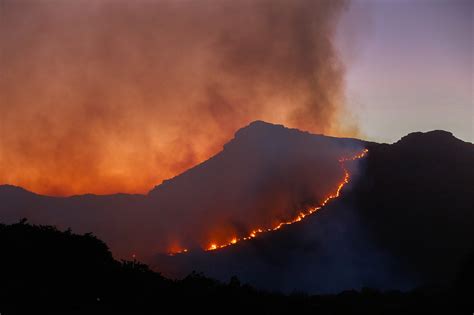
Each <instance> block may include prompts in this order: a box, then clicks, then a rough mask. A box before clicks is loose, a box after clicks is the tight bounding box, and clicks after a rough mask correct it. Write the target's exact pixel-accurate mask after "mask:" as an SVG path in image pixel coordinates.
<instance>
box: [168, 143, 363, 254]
mask: <svg viewBox="0 0 474 315" xmlns="http://www.w3.org/2000/svg"><path fill="white" fill-rule="evenodd" d="M368 152H369V150H367V149H364V150H362V152H360V153H358V154H356V155H353V156H351V157H343V158H340V159H339V164H340V165H341V168H342V169H343V171H344V178H343V179H342V181H341V182H340V183H339V185H338V186H337V189H336V190H335V192H334V193H332V194H330V195H329V196H327V197H326V198H325V199H324V200H323V201H322V202H321V204H320V205H319V206H316V207H313V208H309V209H307V210H304V211H301V212H300V213H299V214H298V215H297V216H296V217H295V218H293V219H292V220H290V221H286V222H280V223H278V224H277V225H276V226H274V227H269V228H258V229H254V230H252V231H251V232H250V233H249V234H248V235H247V236H244V237H241V238H238V237H233V238H232V239H230V240H229V241H228V242H227V243H223V244H217V243H214V242H213V243H211V244H210V245H209V246H208V247H207V248H205V249H204V250H205V251H213V250H217V249H221V248H225V247H228V246H231V245H234V244H237V243H238V242H241V241H247V240H250V239H253V238H256V237H257V235H259V234H262V233H267V232H272V231H277V230H279V229H281V228H282V227H283V226H285V225H290V224H293V223H297V222H300V221H301V220H303V219H304V218H305V217H307V216H309V215H311V214H313V213H315V212H316V211H318V210H319V209H321V208H322V207H324V206H325V205H326V204H327V203H328V202H329V201H331V200H332V199H336V198H338V197H339V196H340V194H341V190H342V188H343V187H344V186H345V185H346V184H348V183H349V180H350V177H351V175H350V173H349V170H348V169H347V167H346V165H345V162H347V161H355V160H358V159H361V158H363V157H365V156H366V155H367V153H368ZM187 251H188V250H187V249H184V250H182V251H180V252H175V253H173V254H177V253H186V252H187Z"/></svg>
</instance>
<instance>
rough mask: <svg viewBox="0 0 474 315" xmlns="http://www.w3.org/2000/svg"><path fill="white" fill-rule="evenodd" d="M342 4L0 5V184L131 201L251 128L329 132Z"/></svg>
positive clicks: (335, 106) (339, 77)
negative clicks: (270, 125)
mask: <svg viewBox="0 0 474 315" xmlns="http://www.w3.org/2000/svg"><path fill="white" fill-rule="evenodd" d="M343 8H344V2H343V1H309V0H300V1H286V0H281V1H274V0H271V1H270V0H268V1H267V0H260V1H211V0H201V1H109V0H97V1H15V0H3V1H2V2H1V4H0V15H1V16H0V47H1V51H0V54H1V55H0V65H1V73H0V111H1V115H0V183H11V184H16V185H20V186H23V187H26V188H28V189H31V190H33V191H36V192H40V193H47V194H56V195H64V194H77V193H84V192H94V193H111V192H117V191H126V192H145V191H147V190H148V189H149V188H150V187H152V186H153V185H154V184H156V183H159V182H160V181H161V180H163V179H165V178H169V177H171V176H174V175H176V174H178V173H180V172H181V171H183V170H185V169H187V168H188V167H190V166H192V165H195V164H196V163H198V162H200V161H203V160H205V159H207V158H208V157H210V156H211V155H212V154H214V153H216V152H217V151H218V150H219V149H220V147H221V145H222V144H223V143H224V142H225V141H226V140H227V139H229V138H231V136H232V133H233V132H234V131H235V130H236V129H238V128H239V127H241V126H243V125H245V124H247V123H248V122H250V121H253V120H256V119H264V120H267V121H272V122H276V123H283V124H285V125H287V126H293V127H298V128H300V129H305V130H309V131H312V132H323V133H332V134H340V133H344V132H347V130H344V129H342V128H341V127H340V125H339V124H338V115H339V114H340V111H341V104H342V98H341V89H342V84H343V68H342V66H341V64H340V63H339V61H338V58H337V55H336V54H335V50H334V47H333V43H332V38H333V33H334V31H335V26H336V23H337V20H338V18H339V15H340V13H341V11H342V9H343Z"/></svg>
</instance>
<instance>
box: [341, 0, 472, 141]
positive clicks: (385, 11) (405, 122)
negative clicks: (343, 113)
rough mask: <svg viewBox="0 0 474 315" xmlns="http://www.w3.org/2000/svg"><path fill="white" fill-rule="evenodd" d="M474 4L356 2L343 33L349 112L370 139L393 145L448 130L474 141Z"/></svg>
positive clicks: (443, 0)
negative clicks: (417, 135)
mask: <svg viewBox="0 0 474 315" xmlns="http://www.w3.org/2000/svg"><path fill="white" fill-rule="evenodd" d="M473 4H474V1H460V0H432V1H429V0H416V1H415V0H411V1H408V0H406V1H395V0H393V1H390V0H379V1H375V0H372V1H367V0H354V1H352V3H351V4H350V6H349V9H348V10H347V12H346V14H345V16H344V19H343V21H342V23H341V25H340V28H339V34H338V47H339V49H340V50H341V53H342V56H343V59H344V61H345V63H346V66H347V75H346V80H347V82H346V84H347V90H346V98H347V106H348V109H349V110H348V112H349V113H351V114H352V115H353V116H354V117H353V118H355V119H356V120H357V121H358V122H359V127H360V130H361V132H362V136H363V137H365V138H368V139H370V140H376V141H386V142H392V141H396V140H397V139H399V138H400V137H401V136H403V135H405V134H406V133H408V132H412V131H425V130H431V129H444V130H448V131H451V132H453V133H454V134H455V136H457V137H459V138H461V139H463V140H466V141H471V142H472V141H474V132H473V107H474V106H473V99H474V97H473V90H474V89H473Z"/></svg>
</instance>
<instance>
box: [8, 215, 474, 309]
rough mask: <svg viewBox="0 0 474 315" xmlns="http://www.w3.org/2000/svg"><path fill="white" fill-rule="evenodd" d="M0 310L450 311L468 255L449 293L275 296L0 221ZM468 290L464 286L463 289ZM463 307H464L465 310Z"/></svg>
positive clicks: (466, 281)
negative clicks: (172, 276) (175, 274)
mask: <svg viewBox="0 0 474 315" xmlns="http://www.w3.org/2000/svg"><path fill="white" fill-rule="evenodd" d="M0 246H1V250H2V259H1V261H0V277H1V279H2V282H1V286H0V312H1V314H2V315H4V314H5V315H9V314H175V313H176V314H181V313H183V312H184V311H187V310H189V309H192V310H193V312H194V313H203V312H205V313H206V314H242V313H252V314H254V313H260V314H296V313H298V314H345V315H347V314H402V313H403V314H421V313H426V314H438V313H444V314H454V313H457V312H460V311H461V310H462V308H463V307H464V308H467V307H468V305H467V304H466V303H464V301H465V299H464V298H463V297H466V298H467V297H469V296H470V294H471V293H472V287H471V285H472V283H473V280H474V277H473V273H472V266H473V265H474V264H473V262H474V259H472V258H473V256H472V255H471V260H470V262H469V264H467V265H466V268H465V270H463V271H462V275H461V277H462V280H463V281H462V282H458V286H457V287H455V288H452V289H450V290H448V289H445V290H433V289H428V288H424V289H417V290H413V291H411V292H409V293H401V292H398V291H390V292H380V291H377V290H373V289H363V290H361V291H360V292H357V291H345V292H342V293H340V294H337V295H314V296H309V295H305V294H298V293H294V294H291V295H282V294H279V293H268V292H264V291H258V290H256V289H254V288H252V287H250V286H248V285H242V284H241V283H240V282H239V280H238V279H237V278H235V277H233V278H231V279H230V281H229V282H228V283H221V282H218V281H215V280H212V279H210V278H207V277H205V276H203V275H202V274H198V273H192V274H191V275H189V276H188V277H186V278H184V279H183V280H179V281H175V280H169V279H166V278H164V277H163V276H161V275H160V274H159V273H157V272H153V271H151V270H150V269H149V268H148V267H147V266H146V265H144V264H141V263H139V262H137V261H121V262H118V261H116V260H114V259H113V257H112V255H111V253H110V251H109V249H108V247H107V246H106V244H105V243H103V242H102V241H101V240H99V239H97V238H96V237H94V236H93V235H91V234H85V235H77V234H73V233H71V231H70V230H68V231H65V232H61V231H59V230H57V229H56V228H54V227H52V226H36V225H30V224H28V223H26V220H22V221H21V222H19V223H16V224H12V225H3V224H1V225H0ZM469 290H471V291H469ZM467 309H468V308H467Z"/></svg>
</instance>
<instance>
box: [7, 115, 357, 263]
mask: <svg viewBox="0 0 474 315" xmlns="http://www.w3.org/2000/svg"><path fill="white" fill-rule="evenodd" d="M364 146H365V142H363V141H360V140H356V139H339V138H333V137H325V136H319V135H312V134H309V133H305V132H301V131H298V130H296V129H288V128H285V127H283V126H281V125H272V124H268V123H265V122H261V121H257V122H254V123H252V124H250V125H249V126H247V127H245V128H242V129H241V130H239V131H238V132H237V133H236V135H235V138H234V139H232V140H231V141H230V142H229V143H228V144H226V145H225V147H224V149H223V151H221V152H220V153H218V154H217V155H216V156H214V157H212V158H211V159H209V160H207V161H205V162H203V163H201V164H200V165H198V166H196V167H194V168H192V169H190V170H188V171H186V172H184V173H183V174H181V175H179V176H176V177H175V178H173V179H170V180H168V181H165V182H164V183H163V184H161V185H159V186H157V187H155V188H154V189H153V190H152V191H150V193H149V194H148V195H146V196H142V195H125V194H119V195H110V196H94V195H84V196H74V197H69V198H52V197H46V196H38V195H34V194H30V193H28V192H26V191H23V190H20V189H18V191H16V190H15V189H12V188H11V187H3V188H0V200H3V201H5V202H2V203H1V204H0V218H1V220H2V221H3V222H7V223H8V222H15V221H17V220H19V219H20V218H23V217H26V218H28V219H29V220H30V221H31V222H34V223H41V224H53V225H57V226H58V227H60V228H68V227H71V228H72V229H73V230H74V231H77V232H79V233H85V232H94V233H95V234H97V235H98V236H99V237H100V238H102V239H104V241H106V242H107V243H108V244H109V245H110V246H111V249H112V251H113V253H114V255H116V256H117V257H131V255H132V254H136V255H138V257H141V258H142V259H144V258H145V259H146V257H147V256H151V255H154V254H155V253H157V252H167V251H169V250H171V251H173V250H180V249H182V248H189V249H196V248H203V247H204V248H205V247H207V246H208V245H209V243H210V242H218V243H221V242H228V241H229V240H230V239H231V238H232V237H235V236H239V235H246V234H248V233H249V231H250V230H252V229H254V228H255V227H260V226H272V225H274V224H275V223H277V222H279V221H282V220H285V219H286V220H287V219H288V218H290V217H294V215H295V213H298V211H299V210H301V209H302V208H304V207H308V206H310V205H315V204H318V203H320V202H321V200H322V199H324V198H325V196H327V195H328V194H329V193H330V192H332V191H334V189H335V187H337V185H338V183H339V182H340V181H341V178H342V177H343V175H344V174H343V171H342V169H341V168H340V165H339V163H338V159H339V158H340V157H341V156H347V155H352V154H354V153H355V152H358V151H359V150H361V148H362V147H364ZM18 194H23V195H24V196H21V197H18Z"/></svg>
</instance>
